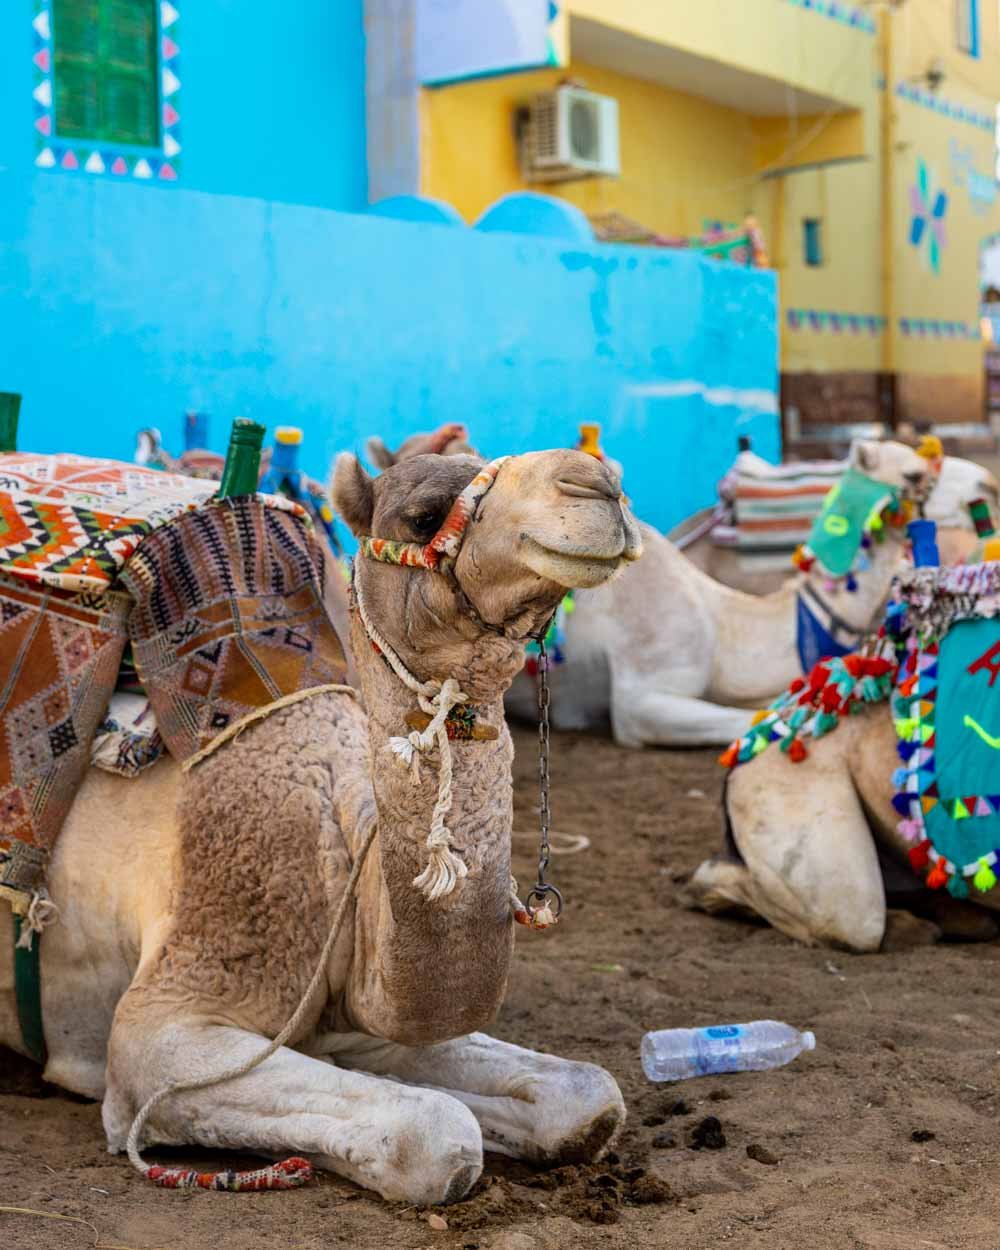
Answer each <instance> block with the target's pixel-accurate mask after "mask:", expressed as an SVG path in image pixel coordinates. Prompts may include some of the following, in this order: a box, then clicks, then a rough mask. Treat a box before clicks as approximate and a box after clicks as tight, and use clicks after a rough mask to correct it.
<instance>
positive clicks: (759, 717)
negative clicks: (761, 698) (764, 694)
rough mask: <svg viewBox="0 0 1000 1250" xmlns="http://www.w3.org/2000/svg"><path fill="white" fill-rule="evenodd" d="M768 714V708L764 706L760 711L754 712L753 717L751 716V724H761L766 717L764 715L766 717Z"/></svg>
mask: <svg viewBox="0 0 1000 1250" xmlns="http://www.w3.org/2000/svg"><path fill="white" fill-rule="evenodd" d="M766 715H767V708H766V707H762V708H761V709H760V711H759V712H754V714H753V716H752V718H751V720H750V724H751V725H759V724H760V722H761V721H762V720H763V719H764V717H765V716H766Z"/></svg>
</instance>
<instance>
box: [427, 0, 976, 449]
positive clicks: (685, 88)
mask: <svg viewBox="0 0 1000 1250" xmlns="http://www.w3.org/2000/svg"><path fill="white" fill-rule="evenodd" d="M562 9H563V11H564V12H563V15H562V17H563V28H562V30H561V37H562V38H563V39H564V40H565V45H564V46H565V61H564V64H563V66H562V68H557V67H554V68H547V69H541V70H533V71H528V72H517V73H499V74H496V73H494V74H492V75H491V76H484V77H478V78H473V79H470V80H468V81H459V82H450V83H446V84H444V85H438V86H429V87H424V88H423V90H422V92H421V95H420V99H419V106H418V108H419V114H418V116H419V143H418V150H419V155H418V165H419V186H418V187H415V188H414V189H418V190H419V191H420V192H421V193H422V194H424V195H428V196H433V197H437V198H440V199H442V200H445V201H448V202H449V203H451V204H453V205H454V206H455V207H456V208H457V209H458V210H459V212H460V213H461V214H462V215H463V216H464V217H465V218H466V220H468V221H474V220H475V219H476V218H477V217H478V216H479V214H480V213H482V212H483V210H484V209H485V208H486V207H487V206H488V205H490V204H491V203H493V201H495V200H496V199H497V198H498V197H499V196H501V195H503V194H505V193H506V192H510V191H515V190H520V189H529V188H530V189H534V190H539V191H544V192H546V193H548V194H552V195H556V196H561V197H564V198H565V199H567V200H569V201H571V202H572V203H574V204H576V205H577V206H579V207H580V208H581V209H582V210H583V211H584V212H586V213H587V214H588V215H590V216H591V217H592V219H595V220H598V221H602V220H605V221H606V220H608V215H609V214H617V215H618V216H619V218H625V219H628V220H630V221H632V222H635V223H639V224H640V225H641V226H643V227H645V228H647V229H648V230H649V231H651V232H653V233H655V234H658V235H661V236H667V237H668V238H671V239H676V238H677V237H678V236H684V237H692V236H699V235H701V234H702V233H703V232H704V231H705V230H706V229H708V228H710V227H711V226H712V225H713V223H724V224H725V223H740V222H742V221H743V219H744V218H745V217H746V216H747V215H748V214H753V215H754V216H755V217H756V218H757V219H758V221H759V222H760V225H761V226H762V228H763V231H764V236H765V239H766V241H767V245H768V249H769V252H770V257H771V263H772V264H773V265H774V266H775V267H776V268H777V269H778V270H779V273H780V290H781V301H782V317H783V324H782V360H781V371H782V392H783V395H782V398H783V408H784V411H785V415H786V422H790V423H791V424H795V423H796V422H801V424H802V425H804V426H811V425H814V424H817V423H830V422H834V423H844V422H857V421H873V420H884V421H888V422H890V423H894V424H898V423H899V422H900V421H903V420H910V421H916V422H921V423H922V422H928V421H933V422H975V421H980V420H981V419H982V413H983V395H982V391H983V382H982V377H983V361H982V356H983V346H982V342H981V337H980V333H979V320H978V308H979V254H980V249H981V246H982V244H983V242H984V241H985V239H986V238H987V237H988V236H990V235H993V234H995V233H996V231H997V230H1000V206H998V204H997V185H996V181H995V177H994V168H995V160H996V138H995V117H996V103H997V102H996V96H997V94H998V93H1000V30H998V5H997V3H996V0H869V2H868V3H865V2H864V0H564V2H563V4H562ZM567 80H570V81H571V82H572V83H574V84H578V85H581V86H583V87H585V88H587V89H589V90H591V91H593V92H596V93H599V94H601V95H604V96H608V97H611V98H613V99H614V100H616V101H617V105H618V132H619V139H620V174H619V175H618V176H617V177H582V178H577V179H574V180H569V181H562V182H542V181H535V180H533V179H532V177H531V176H530V174H528V173H526V167H525V161H524V159H523V151H522V143H523V133H524V132H523V126H522V122H523V118H524V116H525V110H526V109H529V108H530V105H531V102H532V100H533V98H534V97H535V96H536V95H538V94H539V93H543V92H547V91H551V90H552V89H554V88H556V87H557V86H558V85H559V84H560V83H564V82H566V81H567ZM519 134H520V135H521V141H519Z"/></svg>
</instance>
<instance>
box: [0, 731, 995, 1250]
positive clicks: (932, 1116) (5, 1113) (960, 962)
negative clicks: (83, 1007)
mask: <svg viewBox="0 0 1000 1250" xmlns="http://www.w3.org/2000/svg"><path fill="white" fill-rule="evenodd" d="M517 741H518V764H517V777H518V786H517V793H518V822H517V823H518V825H519V827H521V828H530V826H531V821H532V819H533V804H534V769H535V757H534V754H533V744H532V736H531V735H530V734H529V733H519V734H518V739H517ZM713 756H714V753H712V752H647V753H643V754H638V753H628V752H623V751H620V750H617V749H616V748H615V747H613V746H612V745H611V744H610V743H609V742H607V741H604V740H601V739H599V738H592V737H584V736H578V735H570V734H567V735H561V736H559V737H558V738H557V739H556V741H555V751H554V763H553V771H554V778H555V789H554V809H555V823H556V827H557V828H559V829H563V830H568V831H575V832H580V833H585V834H587V835H589V836H590V837H591V839H592V846H591V848H590V849H589V850H588V851H585V852H583V853H581V854H577V855H574V856H571V857H562V858H558V859H555V860H554V861H553V876H554V878H555V880H556V882H557V884H559V885H561V886H562V887H563V888H564V890H565V893H566V896H567V902H568V906H567V913H566V919H565V921H564V923H563V924H562V925H561V926H560V927H559V928H558V929H556V930H554V931H551V932H549V933H546V934H537V935H536V934H524V935H523V936H521V937H520V938H519V949H518V958H517V961H516V965H515V971H514V975H513V978H512V981H511V986H510V993H509V996H508V1000H507V1003H506V1005H505V1007H504V1009H503V1012H502V1015H501V1017H500V1019H499V1021H498V1022H497V1025H496V1030H495V1031H496V1033H497V1034H498V1035H499V1036H501V1037H504V1038H508V1039H510V1040H511V1041H515V1042H519V1043H521V1044H524V1045H530V1046H534V1047H537V1048H539V1049H542V1050H549V1051H553V1052H557V1053H560V1054H563V1055H567V1056H573V1057H576V1058H580V1059H590V1060H595V1061H597V1062H600V1063H602V1064H604V1065H606V1066H607V1067H608V1068H610V1069H611V1070H612V1071H613V1072H614V1074H615V1076H616V1077H617V1078H618V1080H619V1082H620V1083H621V1087H622V1090H623V1092H624V1094H625V1099H626V1102H627V1104H628V1108H629V1122H628V1127H627V1130H626V1132H625V1135H624V1137H623V1139H622V1141H621V1142H620V1144H619V1146H618V1149H617V1157H618V1161H617V1162H615V1161H612V1162H611V1163H610V1164H609V1165H607V1166H603V1167H600V1168H597V1169H594V1170H589V1171H588V1170H584V1171H577V1170H572V1169H565V1170H562V1171H560V1172H558V1173H556V1174H555V1175H553V1174H545V1173H534V1172H532V1171H531V1170H529V1169H527V1168H524V1167H520V1166H511V1165H509V1164H505V1163H504V1161H502V1160H500V1159H497V1158H492V1157H491V1158H490V1160H489V1163H488V1166H487V1172H486V1176H485V1178H484V1180H483V1181H482V1182H480V1184H479V1186H478V1187H477V1189H476V1190H475V1191H474V1193H473V1195H472V1197H471V1198H470V1199H469V1200H467V1201H466V1202H464V1203H461V1204H459V1205H457V1206H454V1207H451V1208H448V1209H447V1210H445V1211H444V1212H443V1215H444V1217H445V1218H446V1220H447V1221H448V1228H447V1229H445V1230H438V1231H436V1230H435V1229H433V1228H432V1227H431V1226H430V1225H429V1224H428V1222H427V1214H428V1213H427V1212H424V1211H420V1210H414V1209H409V1210H407V1209H404V1208H403V1207H401V1206H394V1205H391V1204H387V1203H384V1202H381V1201H379V1200H377V1199H373V1198H371V1197H369V1196H366V1195H364V1194H363V1193H361V1192H360V1191H358V1190H356V1189H355V1188H353V1187H352V1186H350V1185H348V1184H346V1183H344V1182H341V1181H338V1180H336V1179H335V1178H332V1177H324V1178H323V1179H322V1180H321V1181H320V1182H319V1183H318V1184H317V1185H315V1186H313V1187H311V1188H309V1189H307V1190H302V1191H299V1192H295V1193H287V1194H261V1195H249V1194H248V1195H231V1194H215V1193H197V1194H193V1195H189V1194H181V1193H173V1192H169V1191H160V1190H156V1189H153V1188H152V1187H150V1186H147V1185H145V1184H144V1183H143V1182H141V1181H140V1180H138V1179H137V1178H136V1177H135V1176H134V1175H133V1174H132V1173H131V1172H130V1170H129V1168H128V1166H127V1164H126V1163H124V1162H122V1161H121V1160H120V1159H116V1158H111V1157H110V1156H108V1155H107V1154H105V1153H104V1150H103V1136H102V1133H101V1125H100V1114H99V1108H98V1107H97V1106H96V1105H93V1104H89V1103H85V1102H82V1101H79V1100H71V1099H69V1098H67V1097H65V1096H63V1095H61V1094H58V1093H52V1092H51V1091H50V1090H47V1089H46V1088H45V1087H43V1086H42V1085H41V1084H40V1083H39V1082H38V1081H37V1079H36V1077H35V1076H34V1074H33V1072H32V1071H31V1070H30V1069H29V1068H28V1067H27V1066H26V1065H22V1064H20V1063H19V1062H15V1060H14V1058H13V1056H11V1055H9V1054H6V1053H0V1090H2V1091H3V1094H2V1096H0V1203H2V1204H5V1205H8V1206H21V1207H28V1208H33V1209H35V1210H36V1211H40V1212H45V1213H47V1214H49V1215H62V1216H72V1217H77V1218H78V1219H79V1220H80V1221H85V1222H80V1223H67V1222H60V1221H56V1220H48V1219H43V1218H41V1217H39V1216H22V1215H11V1214H5V1213H3V1212H0V1247H2V1248H3V1250H27V1248H28V1247H31V1248H32V1250H49V1248H50V1247H51V1248H55V1247H59V1248H60V1250H62V1248H63V1247H66V1248H75V1247H88V1246H94V1245H95V1244H97V1245H100V1246H105V1247H107V1246H119V1247H129V1248H131V1250H153V1248H156V1247H160V1248H163V1250H202V1248H210V1250H320V1248H323V1250H326V1248H328V1247H338V1246H341V1247H358V1248H359V1250H376V1248H377V1250H403V1248H406V1250H413V1248H416V1247H425V1246H426V1247H442V1248H447V1250H458V1248H462V1250H564V1248H565V1250H576V1248H577V1247H582V1248H589V1247H608V1248H616V1247H626V1246H627V1247H638V1248H640V1250H646V1248H649V1250H653V1248H654V1247H656V1248H657V1250H659V1248H660V1247H677V1248H678V1250H701V1248H702V1247H704V1248H706V1250H707V1248H708V1247H712V1250H717V1247H719V1246H720V1245H727V1244H728V1245H733V1246H734V1247H741V1248H742V1247H754V1248H758V1247H759V1248H762V1250H765V1248H766V1250H804V1248H805V1247H809V1248H810V1250H921V1248H923V1247H930V1248H932V1250H943V1248H948V1250H953V1248H958V1247H970V1248H973V1247H974V1248H975V1250H994V1248H997V1247H1000V1183H998V1181H997V1179H996V1174H995V1172H994V1170H993V1168H994V1165H995V1163H996V1160H997V1156H998V1148H1000V1128H998V1126H997V1122H996V1119H997V1098H998V1092H997V1083H996V1078H997V1065H998V1059H1000V1029H998V1015H1000V1012H998V1007H997V1003H998V999H1000V995H998V992H997V985H998V973H1000V958H998V955H1000V951H998V949H997V946H996V945H995V944H986V945H953V944H948V945H937V946H933V945H911V946H909V947H908V948H904V949H897V950H895V951H893V952H891V953H884V954H879V955H868V956H859V957H852V956H849V955H846V954H841V953H831V952H829V951H821V950H807V949H805V948H803V947H800V946H796V945H794V944H793V943H792V942H790V941H788V940H787V939H786V938H784V937H782V936H780V935H779V934H777V933H775V932H773V931H771V930H769V929H766V928H764V927H761V926H757V925H753V924H749V923H745V922H742V921H735V920H721V919H712V918H709V917H707V916H703V915H700V914H697V913H691V912H688V911H685V910H684V909H683V908H682V907H681V906H680V905H679V903H678V901H677V894H678V890H679V887H680V884H681V883H682V881H683V879H684V877H685V875H686V874H688V873H690V871H691V870H692V869H693V868H694V867H695V865H696V864H697V863H698V862H699V860H700V859H701V857H702V856H703V855H704V854H705V853H706V852H707V851H708V850H710V849H712V848H714V846H715V844H716V840H717V836H718V816H717V803H716V794H717V790H718V785H719V773H718V770H717V768H716V767H715V765H714V762H713ZM532 850H533V848H532V846H531V844H530V840H528V839H523V840H522V839H519V840H518V841H517V845H516V851H517V869H518V875H519V876H520V878H521V881H522V883H523V882H524V881H526V880H528V879H530V875H531V863H532ZM759 1017H775V1018H778V1019H784V1020H788V1021H790V1022H792V1023H794V1024H796V1025H798V1026H800V1027H809V1028H812V1029H814V1030H815V1032H816V1036H817V1039H818V1045H817V1049H816V1050H815V1051H814V1052H813V1053H812V1054H809V1055H804V1056H802V1057H801V1058H800V1059H798V1060H797V1061H796V1062H795V1063H794V1064H792V1065H791V1066H790V1067H787V1068H784V1069H781V1070H779V1071H775V1072H766V1073H758V1074H746V1075H738V1076H730V1077H714V1078H709V1079H704V1080H698V1081H690V1082H686V1083H683V1084H682V1085H678V1086H653V1085H650V1084H648V1083H647V1082H646V1081H645V1079H644V1078H643V1076H642V1072H641V1069H640V1067H639V1062H638V1050H639V1039H640V1037H641V1035H642V1033H643V1031H644V1030H646V1029H651V1028H657V1027H659V1028H663V1027H670V1026H678V1025H691V1024H708V1023H713V1022H714V1023H718V1022H724V1021H734V1020H748V1019H753V1018H759ZM678 1100H682V1101H680V1102H679V1101H678ZM708 1116H715V1117H716V1118H717V1119H718V1121H719V1122H720V1124H721V1130H722V1134H723V1135H724V1139H725V1145H724V1146H718V1137H717V1136H716V1139H715V1140H716V1145H717V1148H716V1149H707V1148H702V1149H693V1148H691V1143H692V1130H694V1129H695V1128H696V1127H697V1126H698V1125H699V1123H701V1122H702V1121H703V1120H704V1119H705V1118H706V1117H708ZM710 1136H711V1135H710ZM748 1148H752V1150H751V1153H750V1154H748ZM761 1148H762V1149H761ZM753 1155H758V1156H762V1157H763V1158H764V1159H770V1160H771V1161H770V1162H761V1161H758V1160H757V1159H755V1158H754V1157H752V1156H753ZM160 1157H165V1156H164V1155H161V1156H160ZM173 1158H175V1159H188V1160H192V1159H198V1160H200V1161H201V1162H202V1163H203V1164H205V1161H206V1160H209V1159H211V1163H210V1164H206V1166H219V1165H220V1164H221V1163H222V1162H223V1160H221V1159H219V1158H216V1157H212V1156H209V1155H206V1154H203V1155H201V1156H198V1155H192V1154H191V1153H184V1154H180V1153H178V1154H175V1155H174V1156H173ZM227 1162H231V1160H227ZM657 1178H658V1179H659V1180H662V1181H665V1182H666V1183H667V1184H668V1185H669V1187H670V1191H671V1195H672V1196H671V1197H669V1199H668V1200H666V1201H662V1199H663V1198H664V1192H663V1190H662V1187H659V1186H657V1184H656V1183H655V1181H656V1180H657ZM649 1199H654V1201H648V1200H649Z"/></svg>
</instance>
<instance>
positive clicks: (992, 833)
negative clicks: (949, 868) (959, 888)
mask: <svg viewBox="0 0 1000 1250" xmlns="http://www.w3.org/2000/svg"><path fill="white" fill-rule="evenodd" d="M926 703H927V700H922V705H926ZM932 716H933V728H934V737H933V739H932V740H929V741H932V742H933V756H932V757H931V758H930V759H929V760H927V762H926V764H925V769H926V772H927V775H928V778H930V777H933V781H930V780H928V785H929V787H935V786H936V795H934V794H932V795H931V796H930V798H931V799H933V798H935V797H936V799H937V801H936V802H934V803H933V804H932V803H931V802H925V804H924V806H925V807H927V808H929V810H927V811H925V812H924V827H925V831H926V835H927V837H928V838H929V839H930V841H931V843H932V844H933V846H934V849H935V850H936V851H937V852H938V854H939V855H942V856H944V857H945V858H946V859H948V860H949V861H950V862H951V864H953V865H954V867H955V870H956V871H957V872H959V873H962V874H964V875H967V876H971V875H972V874H973V873H974V872H975V871H976V868H977V865H978V864H979V861H980V860H982V859H983V857H984V856H989V855H991V854H992V852H994V851H996V850H997V848H998V847H1000V618H996V617H994V618H992V619H989V620H980V621H976V620H971V621H960V622H957V623H956V624H954V625H953V626H952V627H951V629H950V630H949V631H948V634H947V635H946V636H945V638H944V639H942V641H941V647H940V654H939V656H938V665H937V689H936V691H935V692H934V696H933V713H932ZM925 719H926V718H925ZM925 793H926V791H925Z"/></svg>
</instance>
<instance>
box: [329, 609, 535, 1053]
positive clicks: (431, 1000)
mask: <svg viewBox="0 0 1000 1250" xmlns="http://www.w3.org/2000/svg"><path fill="white" fill-rule="evenodd" d="M352 646H353V650H354V656H355V661H356V663H357V667H358V673H359V678H360V682H361V688H362V691H363V695H364V701H365V704H366V706H367V708H368V737H369V768H370V774H371V779H372V786H373V790H374V794H375V804H376V809H377V812H378V822H379V836H378V839H377V842H376V846H377V848H378V855H377V859H374V858H373V863H372V865H371V866H370V869H369V870H368V872H367V874H366V875H367V877H368V880H367V881H366V882H365V885H364V889H365V899H366V905H365V907H363V908H359V912H358V914H359V921H358V923H359V925H360V926H362V927H363V932H361V933H359V941H360V942H363V943H364V945H365V947H366V948H368V949H369V950H371V951H372V954H373V959H366V960H364V961H355V963H356V964H357V963H359V962H360V963H362V964H363V966H364V970H365V976H364V980H363V982H361V983H359V984H355V985H353V986H352V990H351V993H350V994H349V1003H348V1010H349V1014H350V1015H351V1016H352V1018H353V1021H354V1023H355V1024H356V1026H357V1027H360V1028H362V1029H363V1030H364V1031H365V1032H369V1033H375V1034H377V1035H378V1036H380V1037H386V1038H389V1039H390V1040H393V1041H399V1042H403V1043H405V1044H409V1045H418V1044H425V1043H430V1042H435V1041H442V1040H445V1039H446V1038H449V1037H455V1036H459V1035H461V1034H464V1033H468V1032H470V1031H473V1030H475V1029H479V1028H482V1027H483V1026H484V1025H486V1024H487V1023H488V1022H489V1021H490V1020H491V1019H492V1018H493V1016H494V1015H495V1013H496V1011H497V1009H498V1008H499V1006H500V1003H501V1002H502V999H503V994H504V990H505V987H506V981H507V971H508V967H509V963H510V956H511V950H512V940H513V932H512V921H511V915H510V906H509V886H510V832H511V825H512V820H513V806H512V804H513V798H512V794H513V790H512V780H511V765H512V762H513V745H512V743H511V740H510V735H509V733H508V732H507V727H506V725H505V723H504V719H503V702H502V698H501V696H500V694H499V693H496V694H494V695H492V697H489V698H487V699H486V700H484V701H483V702H480V703H477V704H476V709H475V710H476V715H477V719H478V721H479V723H480V724H482V725H489V726H493V727H495V728H496V730H497V737H496V738H495V739H489V740H485V741H453V742H452V743H451V744H450V745H451V757H452V786H451V794H452V805H451V810H450V811H449V813H448V816H447V821H446V823H447V826H448V829H449V831H450V835H451V845H452V847H453V849H454V850H455V851H456V852H457V853H458V854H459V855H460V856H461V858H462V860H463V861H464V862H465V864H466V867H467V869H468V875H467V876H466V877H465V878H464V879H463V880H461V881H459V883H458V884H457V885H456V887H455V889H454V890H453V891H452V893H450V894H448V895H446V896H445V897H443V898H440V899H437V900H436V901H434V902H429V901H428V900H427V899H426V898H425V897H424V895H423V894H422V893H421V891H420V890H419V889H418V888H417V887H416V886H414V884H413V882H414V879H415V878H416V877H417V876H418V875H419V874H420V873H421V872H422V871H423V869H424V868H425V867H426V864H427V859H428V852H427V850H426V847H425V842H426V839H427V834H428V832H429V830H430V827H431V816H432V812H433V809H434V804H435V800H436V799H437V794H438V771H437V770H438V765H439V759H438V751H437V749H434V750H433V751H431V752H428V753H427V754H426V755H424V756H423V758H422V761H421V765H420V770H419V779H415V778H414V776H413V775H412V773H411V771H410V770H409V769H408V768H407V767H405V766H403V765H402V764H401V762H400V759H399V757H398V755H397V754H396V753H395V752H394V751H393V750H392V748H391V746H390V744H389V739H390V738H393V737H398V736H403V735H406V734H407V733H408V732H409V728H410V727H409V726H408V725H407V717H408V716H410V715H412V714H413V713H414V712H416V711H417V710H418V709H417V700H416V697H415V696H414V695H413V693H411V691H410V690H408V689H407V687H406V686H404V685H403V683H402V682H401V681H400V680H399V678H398V677H397V676H396V675H395V674H394V673H393V672H392V671H391V669H390V668H389V666H388V665H387V664H386V663H385V662H384V660H383V659H382V658H381V657H380V656H378V655H376V654H375V652H374V650H373V648H372V646H371V643H370V641H369V639H368V638H367V636H366V634H365V632H364V628H363V626H362V625H361V623H360V620H359V618H358V616H357V613H355V614H354V616H353V620H352ZM449 675H453V676H455V677H456V679H457V680H458V681H459V682H460V684H462V683H463V676H464V675H463V674H461V673H456V674H449ZM469 684H470V685H474V684H475V683H474V682H470V683H469ZM369 902H370V903H371V906H368V903H369ZM372 969H376V970H377V972H376V973H375V974H373V972H372Z"/></svg>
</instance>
